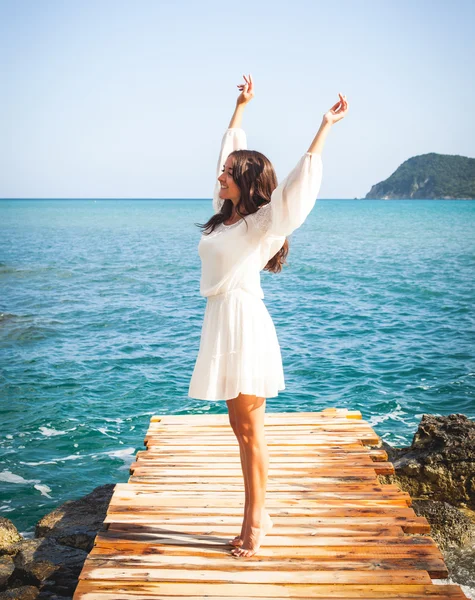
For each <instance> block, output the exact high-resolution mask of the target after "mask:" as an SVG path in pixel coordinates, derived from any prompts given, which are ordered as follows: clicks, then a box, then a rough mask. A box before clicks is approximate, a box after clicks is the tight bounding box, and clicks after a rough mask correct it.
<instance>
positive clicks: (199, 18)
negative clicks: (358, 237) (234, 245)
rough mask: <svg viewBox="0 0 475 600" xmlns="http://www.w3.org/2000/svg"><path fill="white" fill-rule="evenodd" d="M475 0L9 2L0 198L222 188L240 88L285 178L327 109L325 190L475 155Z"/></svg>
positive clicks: (255, 133)
mask: <svg viewBox="0 0 475 600" xmlns="http://www.w3.org/2000/svg"><path fill="white" fill-rule="evenodd" d="M474 16H475V4H474V3H473V1H472V0H467V1H464V0H454V1H452V2H448V0H447V1H446V2H440V1H437V0H435V1H430V2H429V1H420V0H409V1H406V0H397V1H396V0H377V1H372V0H368V1H358V0H355V1H347V0H343V1H340V2H328V1H325V2H323V1H320V0H286V1H285V2H281V1H279V0H273V1H270V0H268V1H267V0H266V1H260V2H259V0H252V1H251V0H240V1H239V2H229V1H226V0H224V1H223V0H221V1H220V2H217V1H211V0H200V1H191V0H185V1H180V0H177V1H176V2H172V1H171V0H170V1H167V2H164V1H159V0H156V1H152V0H135V1H131V0H128V1H121V0H68V1H66V2H65V1H64V0H61V1H52V0H40V1H38V0H33V1H29V0H0V50H1V52H0V66H1V73H2V76H1V79H2V88H3V89H2V91H1V98H2V100H1V105H2V110H1V111H0V161H1V168H0V197H2V198H5V197H13V198H15V197H19V198H21V197H52V198H56V197H58V198H61V197H85V198H88V197H119V198H136V197H141V198H160V197H166V198H207V197H210V196H211V194H212V190H213V186H214V180H215V168H216V162H217V153H218V150H219V145H220V142H221V137H222V134H223V132H224V130H225V128H226V127H227V125H228V122H229V119H230V116H231V114H232V111H233V108H234V105H235V99H236V97H237V95H238V93H239V92H238V89H237V87H236V85H237V84H239V83H241V81H242V74H243V73H249V72H250V73H252V75H253V79H254V82H255V91H256V97H255V99H254V100H253V101H252V103H251V104H250V105H249V106H248V107H247V109H246V110H247V113H246V114H245V116H244V121H243V127H244V129H245V130H246V133H247V137H248V145H249V148H251V149H255V150H259V151H261V152H263V153H264V154H266V155H267V156H268V157H269V158H270V160H271V161H272V162H273V164H274V166H275V168H276V171H277V175H278V177H279V180H281V179H282V178H283V177H285V175H287V173H288V171H289V170H290V169H292V168H293V166H294V165H295V164H296V162H297V161H298V159H299V158H300V156H301V155H302V154H303V153H304V152H305V151H306V150H307V148H308V146H309V144H310V142H311V140H312V139H313V137H314V134H315V133H316V131H317V129H318V127H319V124H320V122H321V117H322V115H323V113H324V112H325V111H326V110H328V109H329V108H330V106H331V105H332V104H333V103H334V102H336V101H337V100H338V98H337V93H338V92H342V93H343V94H346V95H347V98H348V101H349V103H350V109H349V112H348V116H347V117H346V118H345V119H344V120H343V121H341V122H339V123H337V124H336V125H335V126H334V128H333V129H332V131H331V132H330V135H329V137H328V138H327V143H326V146H325V149H324V152H323V161H324V179H323V184H322V189H321V193H320V197H321V198H353V197H362V196H364V195H365V194H366V193H367V192H368V191H369V189H370V187H371V185H372V184H374V183H377V182H379V181H381V180H383V179H385V178H386V177H388V176H389V175H390V174H391V173H392V172H393V171H394V170H395V169H396V168H397V167H398V166H399V165H400V164H401V163H402V162H403V161H405V160H406V159H407V158H409V157H411V156H414V155H417V154H424V153H427V152H440V153H444V154H461V155H464V156H471V157H473V156H475V150H474V146H475V127H474V122H475V118H474V106H475V97H474V96H475V94H474V87H475V86H474V77H473V63H474V58H475V52H474V46H475V43H474V38H475V36H474V35H473V23H474Z"/></svg>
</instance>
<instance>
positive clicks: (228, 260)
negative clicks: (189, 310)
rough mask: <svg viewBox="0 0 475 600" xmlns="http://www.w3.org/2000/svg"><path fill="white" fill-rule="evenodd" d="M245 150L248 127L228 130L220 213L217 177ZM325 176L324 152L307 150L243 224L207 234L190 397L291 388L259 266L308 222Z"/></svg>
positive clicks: (215, 200)
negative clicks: (202, 305) (202, 300)
mask: <svg viewBox="0 0 475 600" xmlns="http://www.w3.org/2000/svg"><path fill="white" fill-rule="evenodd" d="M242 149H246V134H245V133H244V131H243V130H242V129H241V128H229V129H227V130H226V132H225V134H224V137H223V141H222V144H221V153H220V155H219V160H218V167H217V175H216V184H215V189H214V195H213V209H214V212H215V213H216V212H219V211H220V210H221V206H222V203H223V202H224V200H222V199H221V198H220V197H219V191H220V183H219V181H217V178H218V177H219V176H220V174H221V169H222V168H223V166H224V163H225V162H226V159H227V157H228V156H229V154H230V153H231V152H232V151H233V150H242ZM321 180H322V158H321V155H320V154H316V153H310V152H306V153H305V154H304V155H303V156H302V157H301V158H300V160H299V161H298V163H297V165H296V166H295V168H294V169H293V170H292V171H291V172H290V174H289V175H288V176H287V177H286V178H285V179H284V180H283V181H282V183H280V184H279V185H278V187H277V188H276V189H275V190H274V191H273V193H272V196H271V202H270V203H268V204H266V205H263V206H262V207H261V208H259V209H258V210H257V212H255V213H253V214H251V215H246V217H245V218H244V219H241V220H239V221H238V222H237V223H233V224H232V225H225V224H224V223H222V224H220V225H218V227H217V228H215V230H214V231H213V233H211V234H209V235H206V234H202V236H201V239H200V242H199V244H198V253H199V255H200V259H201V281H200V294H201V295H202V296H204V297H205V298H207V303H206V309H205V314H204V319H203V324H202V330H201V339H200V347H199V351H198V357H197V359H196V363H195V366H194V370H193V374H192V376H191V381H190V385H189V390H188V396H189V397H190V398H195V399H197V400H230V399H232V398H236V397H237V396H238V395H239V393H242V394H252V395H256V396H260V397H263V398H271V397H273V396H277V395H278V392H279V391H281V390H284V389H285V383H284V371H283V365H282V356H281V351H280V345H279V341H278V339H277V333H276V330H275V327H274V323H273V321H272V318H271V316H270V314H269V312H268V311H267V308H266V305H265V304H264V302H263V298H264V292H263V291H262V288H261V283H260V271H262V269H263V268H264V267H265V266H266V264H267V262H268V261H269V260H270V259H271V258H272V257H273V256H274V255H275V254H276V253H277V252H278V251H279V250H280V249H281V248H282V246H283V244H284V242H285V238H286V236H288V235H290V234H291V233H292V232H293V231H294V230H295V229H297V228H298V227H300V225H302V223H303V222H304V221H305V219H306V218H307V216H308V214H309V213H310V211H311V210H312V208H313V206H314V205H315V201H316V199H317V195H318V192H319V190H320V184H321Z"/></svg>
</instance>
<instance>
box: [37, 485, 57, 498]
mask: <svg viewBox="0 0 475 600" xmlns="http://www.w3.org/2000/svg"><path fill="white" fill-rule="evenodd" d="M33 487H34V488H35V490H38V491H39V492H40V493H41V495H42V496H46V497H47V498H52V497H53V496H50V495H49V494H48V492H51V488H50V487H48V486H47V485H45V484H42V485H40V484H38V483H37V484H36V485H34V486H33Z"/></svg>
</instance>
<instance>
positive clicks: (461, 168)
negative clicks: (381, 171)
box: [365, 152, 475, 200]
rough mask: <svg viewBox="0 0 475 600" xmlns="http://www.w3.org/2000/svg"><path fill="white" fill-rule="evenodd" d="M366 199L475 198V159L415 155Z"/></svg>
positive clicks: (432, 153)
mask: <svg viewBox="0 0 475 600" xmlns="http://www.w3.org/2000/svg"><path fill="white" fill-rule="evenodd" d="M365 198H382V199H384V200H391V199H404V198H419V199H424V198H446V199H456V198H472V199H475V158H468V157H467V156H458V155H452V154H436V153H435V152H431V153H430V154H420V155H419V156H413V157H412V158H409V159H408V160H406V161H405V162H403V163H402V165H401V166H400V167H398V168H397V169H396V171H394V173H393V174H392V175H391V176H390V177H388V178H387V179H386V180H385V181H381V182H380V183H377V184H376V185H373V187H372V188H371V190H370V191H369V192H368V193H367V194H366V196H365Z"/></svg>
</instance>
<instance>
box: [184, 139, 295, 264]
mask: <svg viewBox="0 0 475 600" xmlns="http://www.w3.org/2000/svg"><path fill="white" fill-rule="evenodd" d="M229 156H232V157H233V159H234V160H233V174H232V177H233V180H234V182H235V183H236V185H237V186H238V187H239V189H240V190H241V197H240V199H239V203H238V204H237V206H236V212H237V214H238V215H239V216H240V217H243V218H244V220H246V219H245V215H248V214H252V213H255V212H256V211H257V210H258V208H259V207H260V206H261V205H262V204H268V203H269V202H270V201H271V195H272V192H273V191H274V190H275V188H276V187H277V176H276V174H275V171H274V167H273V166H272V163H271V162H270V160H269V159H268V158H267V157H266V156H264V154H261V153H260V152H257V150H234V152H231V154H230V155H229ZM232 211H233V203H232V200H230V199H227V200H224V201H223V205H222V206H221V210H220V211H219V212H218V213H216V214H214V215H213V216H212V217H211V218H210V219H209V220H208V221H207V222H206V223H204V224H200V223H196V225H197V226H198V227H200V228H202V229H203V233H204V234H205V235H209V234H210V233H212V232H213V231H214V229H215V228H216V227H217V226H218V225H219V224H220V223H223V222H224V221H227V220H228V219H229V218H230V217H231V215H232ZM246 227H247V223H246ZM208 230H209V231H208ZM288 252H289V241H288V239H287V238H286V239H285V242H284V244H283V246H282V248H281V249H280V250H279V251H278V252H277V254H275V255H274V256H273V257H272V258H271V259H270V260H269V261H268V263H267V264H266V266H265V267H264V270H265V271H271V272H272V273H279V272H280V271H281V270H282V266H283V265H284V264H285V259H286V257H287V254H288Z"/></svg>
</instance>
